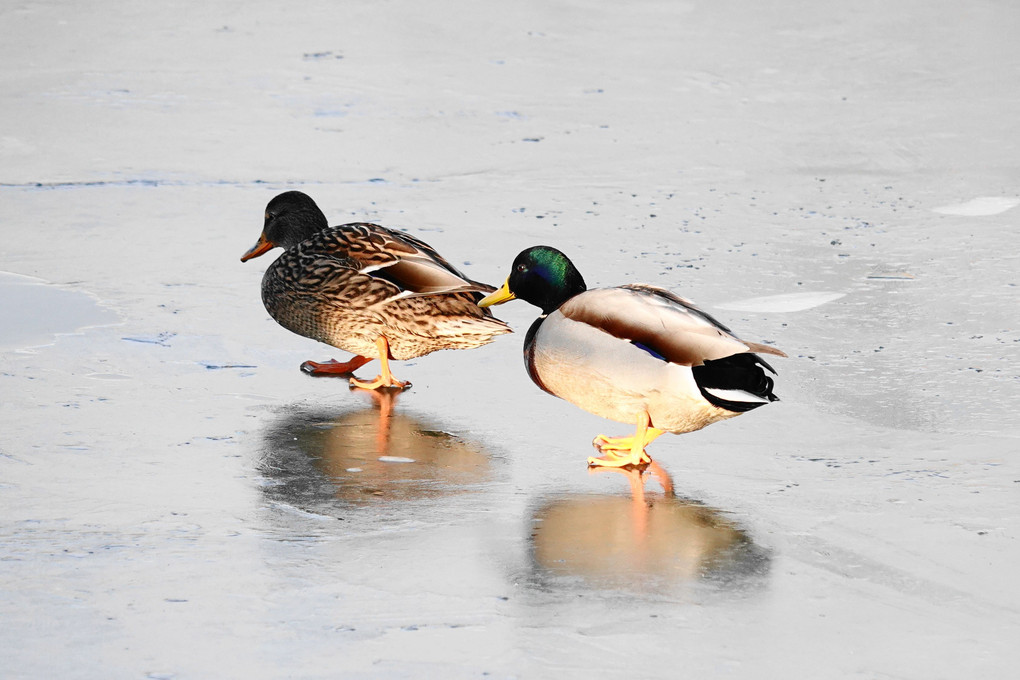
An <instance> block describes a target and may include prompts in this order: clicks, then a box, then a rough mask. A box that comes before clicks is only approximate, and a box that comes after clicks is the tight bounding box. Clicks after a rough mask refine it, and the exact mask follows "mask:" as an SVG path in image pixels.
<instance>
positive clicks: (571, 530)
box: [531, 462, 770, 589]
mask: <svg viewBox="0 0 1020 680" xmlns="http://www.w3.org/2000/svg"><path fill="white" fill-rule="evenodd" d="M593 474H622V475H626V476H627V478H628V482H629V483H630V487H631V493H630V496H629V497H627V496H606V495H596V494H578V495H573V496H565V497H559V498H556V499H555V500H552V501H550V502H548V503H546V504H544V505H542V506H541V507H540V508H539V509H538V511H537V512H535V513H534V514H533V516H532V523H533V531H532V536H531V555H532V564H533V570H534V574H535V576H536V578H537V579H538V580H539V582H540V583H542V582H548V581H550V580H552V579H559V578H562V577H574V578H579V579H581V580H582V581H583V582H584V583H586V584H587V585H594V586H601V587H610V588H628V589H630V588H634V587H638V588H656V587H660V586H665V585H669V584H682V583H692V582H699V581H700V582H705V581H707V582H712V583H715V584H717V585H720V586H722V587H734V588H739V587H744V586H746V585H748V584H749V583H751V582H753V581H754V580H755V579H756V577H760V576H762V575H764V574H766V573H767V572H768V569H769V561H770V560H769V555H768V552H767V551H766V550H764V549H763V548H761V547H759V546H757V545H756V544H755V543H754V542H753V541H752V540H751V538H750V536H748V534H747V533H746V532H745V531H743V530H742V529H741V528H740V527H738V526H737V525H736V524H735V523H734V522H732V521H731V520H729V519H727V518H726V517H724V515H723V513H722V512H721V511H719V510H715V509H713V508H709V507H706V506H704V505H702V504H700V503H697V502H695V501H691V500H683V499H679V498H676V496H675V494H674V491H673V482H672V479H671V478H670V476H669V474H668V473H667V472H666V471H665V470H664V469H663V468H662V467H660V466H659V465H658V464H657V463H655V462H652V463H651V464H650V465H648V466H647V468H646V469H645V470H643V471H639V470H633V469H603V470H599V471H595V472H593ZM649 478H654V479H656V480H657V481H658V483H659V485H660V486H661V487H662V490H661V492H655V493H651V492H646V490H645V484H646V481H647V480H648V479H649Z"/></svg>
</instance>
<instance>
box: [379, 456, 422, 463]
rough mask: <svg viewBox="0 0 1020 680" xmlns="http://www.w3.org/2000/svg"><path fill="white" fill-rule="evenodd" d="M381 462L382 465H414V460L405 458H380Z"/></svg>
mask: <svg viewBox="0 0 1020 680" xmlns="http://www.w3.org/2000/svg"><path fill="white" fill-rule="evenodd" d="M379 462H381V463H413V462H414V458H404V457H403V456H379Z"/></svg>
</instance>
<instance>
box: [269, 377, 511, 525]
mask: <svg viewBox="0 0 1020 680" xmlns="http://www.w3.org/2000/svg"><path fill="white" fill-rule="evenodd" d="M356 392H358V393H360V394H362V395H366V391H365V390H356ZM365 398H366V399H370V401H371V403H370V404H369V405H368V406H360V407H352V408H349V409H346V410H343V411H340V412H337V411H336V410H329V409H326V408H321V407H315V408H312V407H295V406H288V407H287V410H286V412H285V413H284V414H282V415H281V416H279V417H278V418H277V419H276V420H274V421H272V422H271V423H270V424H269V425H268V427H267V428H266V430H265V431H264V433H263V435H262V439H263V442H262V455H261V458H260V460H259V464H258V468H259V471H260V472H261V473H262V475H263V477H264V480H265V483H264V484H263V487H262V492H263V494H264V495H265V497H266V499H267V500H269V501H271V502H275V503H284V504H286V505H289V506H292V507H295V508H298V509H300V510H303V511H305V512H311V513H315V514H318V515H326V516H335V517H343V516H344V515H345V514H346V513H347V512H348V511H350V510H352V509H355V508H361V507H365V506H372V505H385V504H389V503H404V504H406V503H414V502H418V501H430V500H436V499H440V498H444V497H448V496H451V495H456V494H463V493H465V492H467V491H470V490H472V488H474V487H477V486H478V485H480V484H483V483H484V482H486V481H488V480H489V479H490V478H491V477H492V466H491V461H490V457H489V455H488V454H487V453H486V451H485V450H484V449H483V448H482V447H481V446H480V445H479V444H477V443H475V442H471V441H468V440H465V439H462V438H461V437H458V436H457V435H454V434H451V433H449V432H446V431H444V430H442V429H441V426H439V425H437V424H434V423H429V422H425V421H423V420H420V419H418V418H417V417H415V416H413V415H409V414H406V413H401V412H398V411H397V410H396V409H395V404H396V401H397V399H398V398H399V394H397V393H395V392H391V391H380V392H368V393H367V396H365Z"/></svg>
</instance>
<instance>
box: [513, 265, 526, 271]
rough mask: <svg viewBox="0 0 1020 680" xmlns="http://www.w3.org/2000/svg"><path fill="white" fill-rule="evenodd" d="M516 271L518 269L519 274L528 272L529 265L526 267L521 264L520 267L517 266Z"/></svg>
mask: <svg viewBox="0 0 1020 680" xmlns="http://www.w3.org/2000/svg"><path fill="white" fill-rule="evenodd" d="M515 269H516V270H517V271H519V272H526V271H528V267H527V265H524V264H519V265H517V266H516V267H515Z"/></svg>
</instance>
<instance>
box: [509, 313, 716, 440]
mask: <svg viewBox="0 0 1020 680" xmlns="http://www.w3.org/2000/svg"><path fill="white" fill-rule="evenodd" d="M526 361H528V363H529V367H528V368H529V371H530V372H531V374H532V377H533V378H534V379H535V381H536V382H537V383H538V384H539V385H540V386H541V387H543V388H544V389H545V390H546V391H548V392H550V393H552V394H554V395H556V396H558V397H560V398H562V399H565V400H566V401H569V402H570V403H572V404H574V405H576V406H579V407H580V408H583V409H584V410H586V411H588V412H589V413H594V414H595V415H598V416H601V417H603V418H609V419H610V420H616V421H619V422H624V423H632V422H634V420H635V418H636V417H637V415H638V414H639V413H640V412H642V411H646V412H648V413H649V415H650V416H651V419H652V425H653V426H655V427H658V428H659V429H663V430H670V431H674V432H683V431H690V430H695V429H699V428H701V427H704V426H705V425H707V424H709V423H710V422H714V421H715V420H719V419H720V418H722V417H727V416H726V415H725V414H724V413H723V411H722V409H717V408H716V407H714V406H712V405H711V404H710V403H708V402H707V401H706V400H705V399H704V397H702V396H701V391H700V390H699V389H698V386H697V384H696V383H695V382H694V376H693V374H692V373H691V369H690V367H689V366H681V365H678V364H673V363H669V362H668V361H665V360H664V359H662V358H661V357H658V356H656V355H655V354H653V353H652V352H649V351H647V350H645V349H643V348H641V347H640V346H638V345H635V344H634V343H632V342H629V341H627V340H624V339H621V338H617V337H614V336H613V335H611V334H609V333H607V332H605V331H603V330H600V329H599V328H597V327H595V326H592V325H589V324H587V323H584V322H580V321H574V320H571V319H569V318H567V317H566V316H564V315H563V314H562V313H560V312H559V311H555V312H553V313H551V314H549V316H548V317H547V318H546V319H545V320H544V321H543V322H542V324H541V325H540V326H539V327H538V329H537V331H536V332H535V336H534V338H533V340H532V342H531V344H530V347H529V350H528V352H526Z"/></svg>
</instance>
